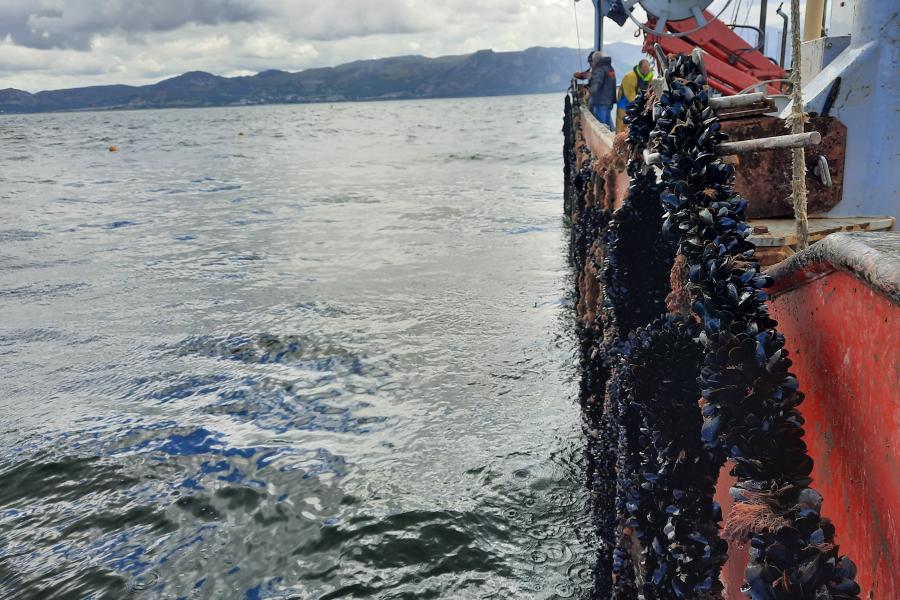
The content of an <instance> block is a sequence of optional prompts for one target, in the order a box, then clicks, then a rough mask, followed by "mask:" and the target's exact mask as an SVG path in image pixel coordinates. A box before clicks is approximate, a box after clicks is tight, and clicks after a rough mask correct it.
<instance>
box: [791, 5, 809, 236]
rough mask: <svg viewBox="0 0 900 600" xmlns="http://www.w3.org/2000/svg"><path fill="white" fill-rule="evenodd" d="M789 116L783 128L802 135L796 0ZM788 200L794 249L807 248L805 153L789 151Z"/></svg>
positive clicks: (803, 120)
mask: <svg viewBox="0 0 900 600" xmlns="http://www.w3.org/2000/svg"><path fill="white" fill-rule="evenodd" d="M791 55H792V60H791V86H792V90H791V103H792V109H791V114H790V116H789V117H788V118H787V122H786V123H785V126H787V127H789V128H790V129H791V133H803V124H804V123H805V122H806V113H804V112H803V90H802V88H801V83H802V82H801V81H800V65H801V59H800V0H791ZM791 158H792V161H793V164H792V175H793V178H792V179H791V198H792V199H793V201H794V220H795V221H796V222H797V249H798V250H803V249H804V248H806V247H807V245H808V239H809V219H808V217H807V215H806V151H805V150H804V149H803V148H794V150H793V151H792V156H791Z"/></svg>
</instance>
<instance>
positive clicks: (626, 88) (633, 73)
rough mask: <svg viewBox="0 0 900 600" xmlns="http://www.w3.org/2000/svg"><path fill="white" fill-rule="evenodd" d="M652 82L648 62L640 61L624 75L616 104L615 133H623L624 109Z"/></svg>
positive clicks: (651, 72)
mask: <svg viewBox="0 0 900 600" xmlns="http://www.w3.org/2000/svg"><path fill="white" fill-rule="evenodd" d="M652 80H653V70H652V69H651V68H650V61H648V60H642V61H641V62H639V63H638V64H636V65H635V66H634V68H633V69H631V70H630V71H628V73H626V74H625V77H623V78H622V83H621V84H620V85H619V95H618V100H617V102H616V131H617V132H618V131H625V120H624V119H625V107H627V106H628V105H629V104H631V103H632V102H633V101H634V97H635V96H637V95H638V92H642V91H644V90H645V89H646V88H647V86H648V85H650V82H651V81H652Z"/></svg>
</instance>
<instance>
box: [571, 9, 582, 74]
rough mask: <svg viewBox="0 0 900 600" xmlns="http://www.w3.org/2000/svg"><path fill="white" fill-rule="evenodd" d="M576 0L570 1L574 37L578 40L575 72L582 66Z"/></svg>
mask: <svg viewBox="0 0 900 600" xmlns="http://www.w3.org/2000/svg"><path fill="white" fill-rule="evenodd" d="M577 2H578V0H572V9H573V10H574V11H575V36H576V37H577V38H578V67H577V68H576V71H580V70H581V65H582V64H584V63H582V62H581V55H582V51H581V31H580V30H579V29H578V4H577Z"/></svg>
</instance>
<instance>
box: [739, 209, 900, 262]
mask: <svg viewBox="0 0 900 600" xmlns="http://www.w3.org/2000/svg"><path fill="white" fill-rule="evenodd" d="M894 222H895V219H894V217H886V216H874V217H810V218H809V242H810V243H813V242H817V241H819V240H821V239H822V238H824V237H825V236H827V235H828V234H831V233H837V232H838V231H886V230H888V229H891V228H892V227H893V226H894ZM749 224H750V225H751V226H752V227H753V233H752V234H751V235H750V241H751V242H753V243H754V244H756V248H757V252H756V255H757V258H758V259H759V261H760V263H761V264H762V265H763V266H769V265H773V264H775V263H778V262H781V261H782V260H784V259H786V258H788V257H789V256H792V255H793V254H794V252H795V246H796V245H797V226H796V224H795V223H794V219H792V218H788V217H785V218H780V219H751V220H750V221H749Z"/></svg>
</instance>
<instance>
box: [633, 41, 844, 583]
mask: <svg viewBox="0 0 900 600" xmlns="http://www.w3.org/2000/svg"><path fill="white" fill-rule="evenodd" d="M665 79H666V83H667V85H668V88H669V89H668V90H667V91H666V92H664V93H663V94H662V96H661V97H660V101H659V104H658V107H657V110H658V111H659V112H658V114H657V115H656V116H657V119H656V128H655V129H654V131H653V132H652V133H651V134H650V143H651V144H655V145H656V147H655V150H656V151H658V152H659V153H660V155H661V157H662V162H663V169H662V171H663V172H662V182H663V184H664V185H665V191H663V193H662V194H661V197H660V199H661V201H662V203H663V205H664V207H665V209H666V214H665V217H664V221H663V231H664V232H666V233H667V234H668V235H671V236H672V237H673V238H674V239H677V240H678V248H679V252H680V253H681V254H682V255H684V257H685V258H686V260H687V264H688V267H689V272H688V277H689V289H690V293H691V297H692V299H693V305H692V310H693V313H694V314H695V316H696V317H697V319H698V322H699V324H700V326H701V327H702V332H701V334H700V335H699V339H700V340H701V342H702V343H703V345H704V347H705V352H704V358H703V364H702V367H701V369H700V373H699V378H698V382H699V384H700V387H701V396H702V400H701V403H702V405H703V407H702V414H703V426H702V430H701V432H700V435H701V438H702V440H703V443H704V446H705V448H706V449H707V450H708V451H709V452H711V453H712V454H713V455H714V456H715V458H716V460H717V462H723V461H724V460H725V459H726V458H727V459H730V460H731V461H733V463H734V467H733V469H732V474H733V475H735V476H736V477H737V483H736V484H735V486H734V487H733V488H732V495H733V497H734V498H735V500H736V502H737V505H736V507H735V508H734V510H733V511H731V514H730V515H729V518H728V522H727V523H726V527H725V534H726V535H727V536H728V537H729V538H731V539H736V540H748V539H749V541H750V546H751V552H750V564H749V566H748V568H747V571H746V577H747V583H746V585H745V587H744V589H745V591H746V593H747V594H748V595H749V596H750V597H752V598H754V599H761V600H763V599H764V600H769V599H788V598H809V599H813V598H814V599H815V600H825V599H828V598H856V597H858V594H859V586H858V585H857V584H856V582H855V581H854V578H855V567H854V566H853V563H852V562H851V561H850V560H849V559H848V558H846V557H839V556H838V549H837V547H836V546H835V544H834V527H833V526H832V525H831V523H829V522H828V520H827V519H824V518H822V517H821V515H820V506H821V501H822V497H821V496H820V495H819V494H818V493H817V492H815V491H814V490H812V489H810V488H809V487H808V486H809V484H810V483H811V479H810V473H811V471H812V459H811V458H810V457H809V455H808V454H807V451H806V445H805V443H804V442H803V439H802V437H803V433H804V432H803V418H802V417H801V415H800V413H799V412H798V410H797V406H798V405H799V404H800V402H801V401H802V398H803V396H802V394H801V393H799V392H798V384H797V380H796V378H795V377H794V376H793V375H792V374H791V373H790V372H789V369H790V366H791V361H790V359H789V358H788V352H787V350H786V349H785V348H784V343H785V340H784V336H783V335H781V334H780V333H778V332H777V331H776V329H775V327H776V326H777V323H776V322H775V321H774V320H773V319H771V318H770V317H769V314H768V308H767V306H766V299H767V296H766V293H765V292H764V291H763V288H765V287H766V286H768V285H770V284H771V281H770V279H769V278H768V277H767V276H765V275H763V274H761V273H760V268H759V263H758V262H757V261H756V259H755V258H754V246H753V244H752V243H750V242H749V241H748V240H747V238H748V236H749V227H748V225H747V223H746V220H745V216H744V213H745V210H746V207H747V202H746V200H744V199H742V198H740V197H739V196H738V195H737V194H735V192H734V167H733V166H732V165H730V164H726V163H725V162H723V161H722V160H721V159H720V158H719V157H717V155H716V152H715V146H716V145H717V144H719V143H721V142H722V141H724V140H725V139H727V136H726V135H725V134H723V133H722V132H721V126H720V124H719V121H718V119H717V117H716V115H715V113H714V111H713V110H712V109H711V108H710V107H709V103H708V97H707V93H706V91H705V88H704V86H705V83H706V82H705V77H704V75H703V74H702V72H701V70H700V68H699V67H698V65H695V64H694V63H693V62H692V61H691V59H690V58H689V57H684V56H678V57H674V58H672V59H671V60H670V63H669V65H668V68H667V69H666V72H665Z"/></svg>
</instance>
